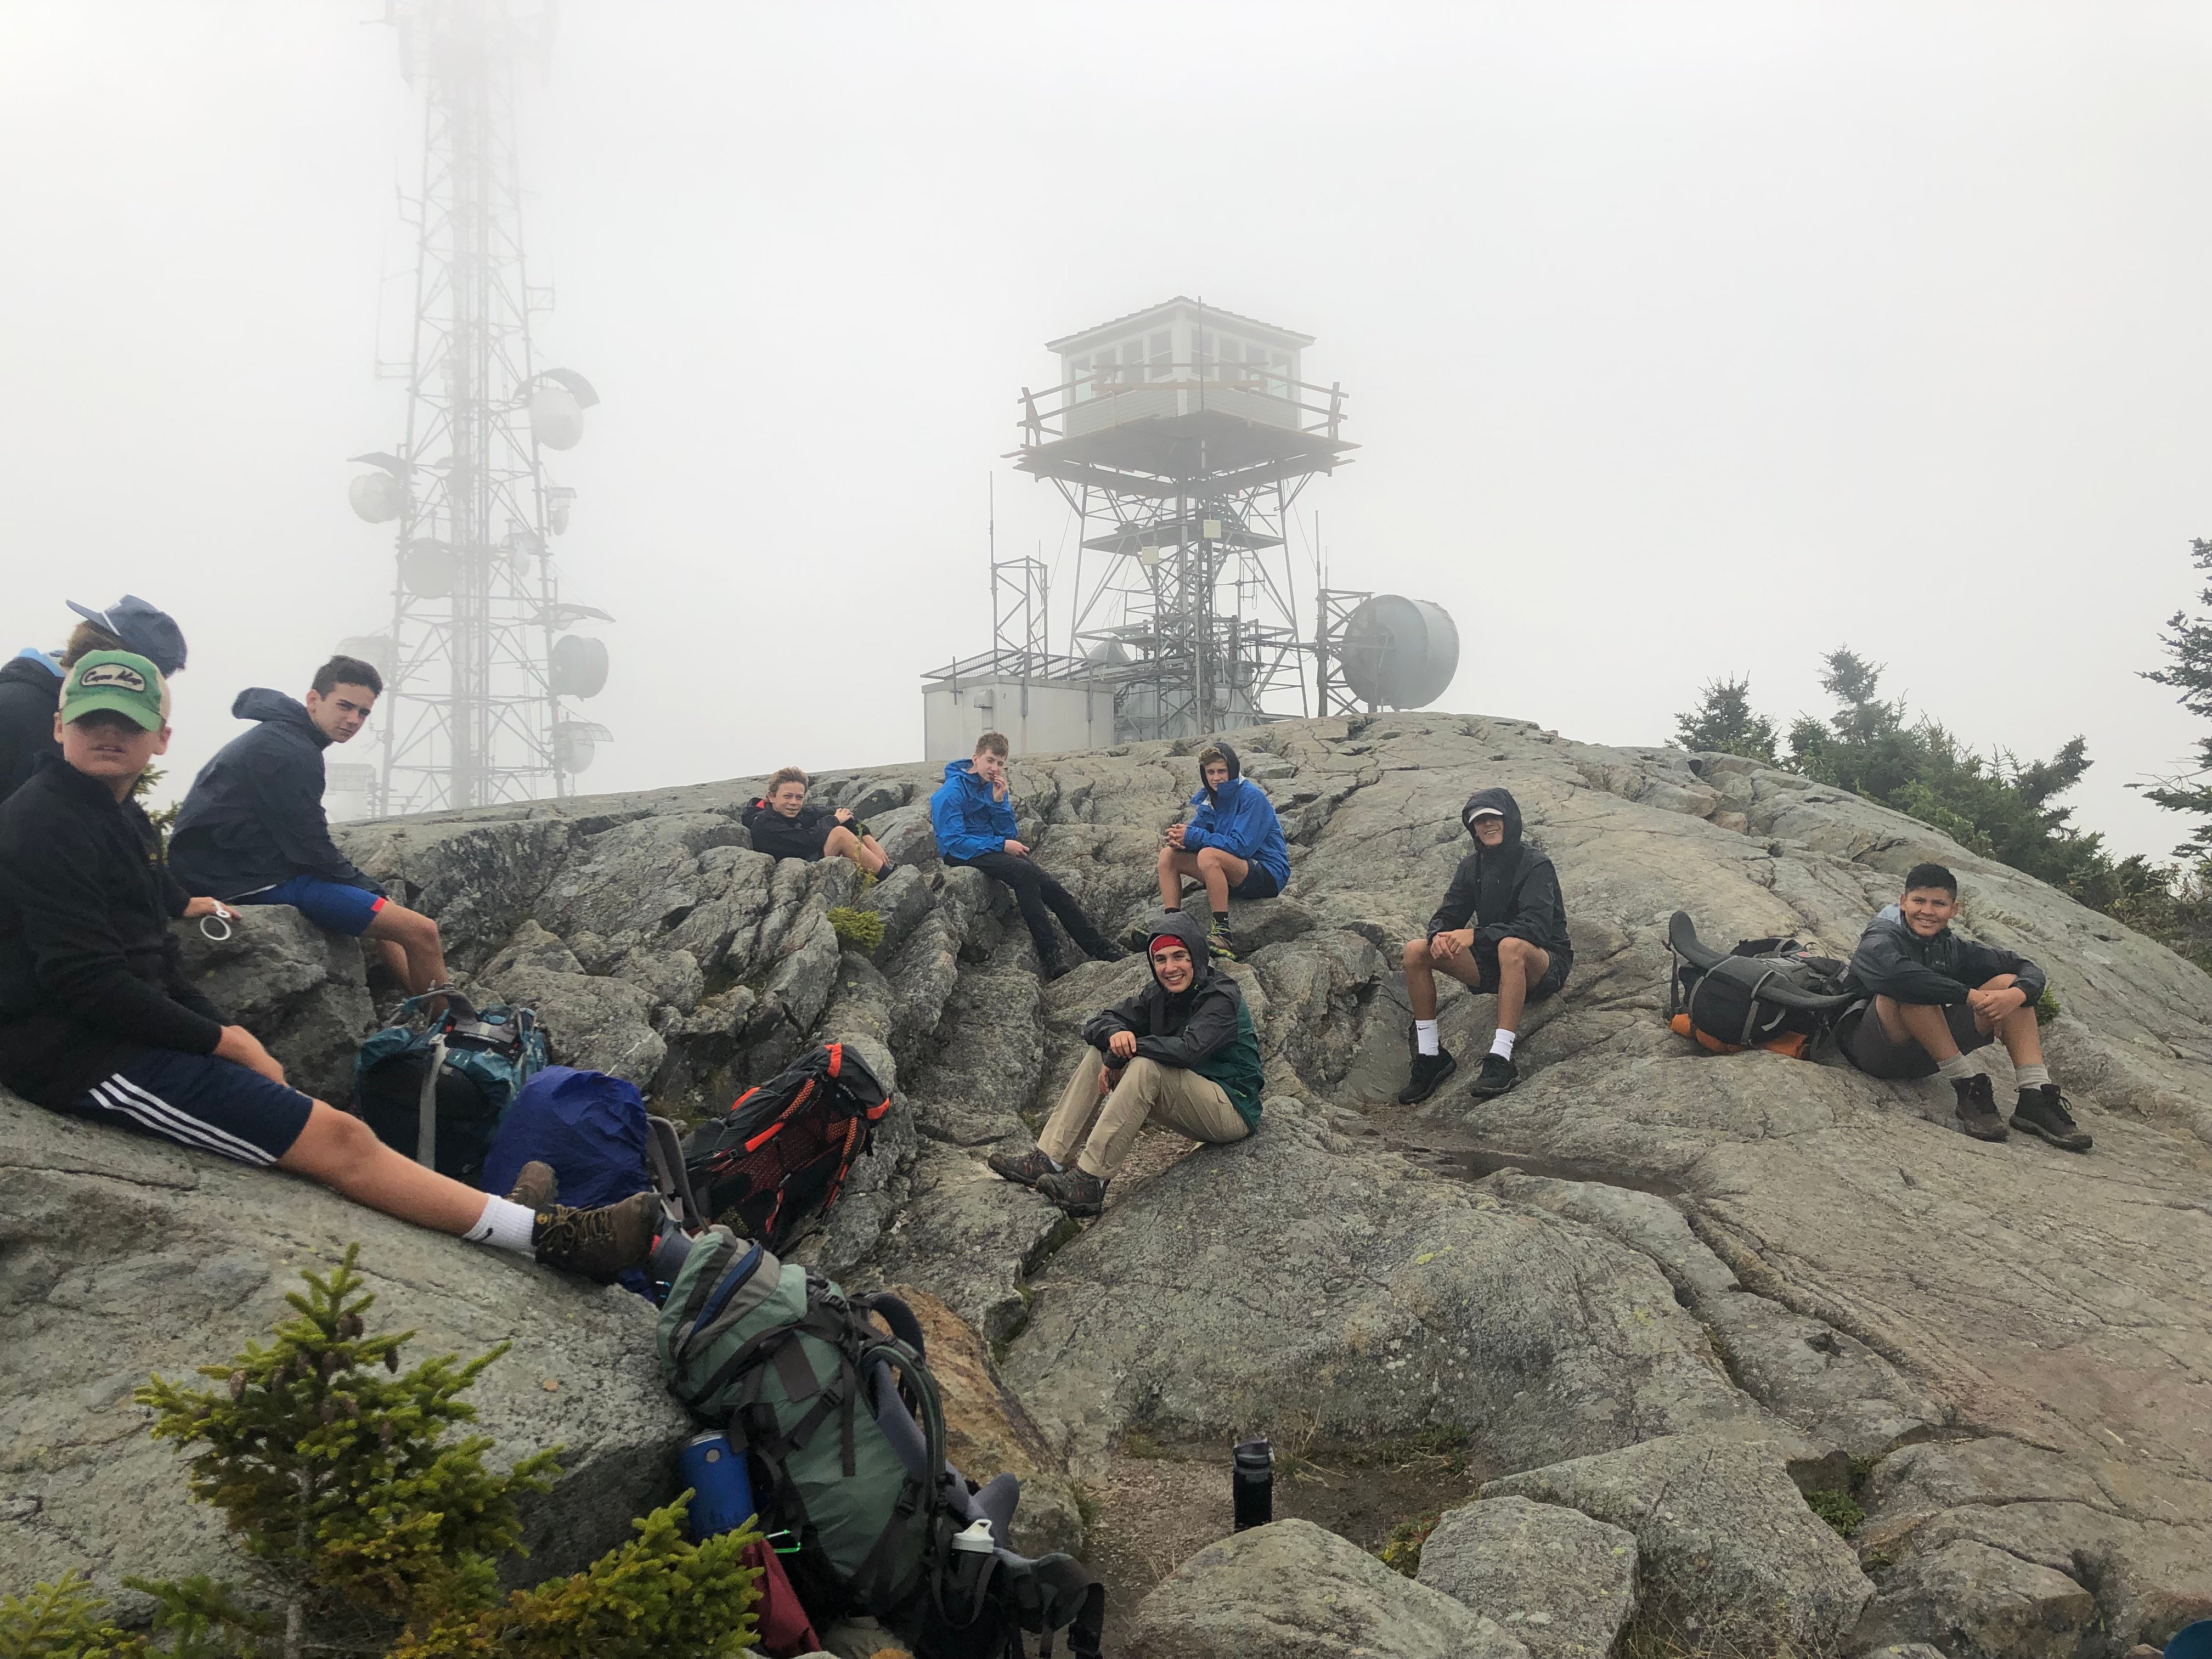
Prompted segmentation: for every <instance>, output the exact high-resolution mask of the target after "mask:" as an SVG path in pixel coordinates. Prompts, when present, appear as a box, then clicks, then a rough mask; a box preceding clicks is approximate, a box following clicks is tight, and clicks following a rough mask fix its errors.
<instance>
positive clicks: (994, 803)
mask: <svg viewBox="0 0 2212 1659" xmlns="http://www.w3.org/2000/svg"><path fill="white" fill-rule="evenodd" d="M929 827H930V829H933V831H935V832H936V836H937V856H938V857H939V858H941V859H943V860H945V862H946V863H947V864H964V863H966V862H967V861H968V860H969V859H972V858H975V856H977V855H978V854H983V853H1003V852H1005V851H1006V843H1007V842H1010V841H1012V840H1015V839H1017V837H1018V832H1019V830H1020V829H1021V826H1020V825H1019V824H1018V823H1015V822H1014V792H1013V790H1012V787H1008V788H1007V790H1006V799H1004V800H994V799H991V786H990V785H989V784H988V783H987V782H985V781H983V779H981V777H978V776H977V775H976V773H975V762H973V761H964V760H957V761H947V762H946V763H945V781H944V782H943V783H940V784H939V785H938V786H937V793H935V794H933V795H932V796H931V797H930V798H929Z"/></svg>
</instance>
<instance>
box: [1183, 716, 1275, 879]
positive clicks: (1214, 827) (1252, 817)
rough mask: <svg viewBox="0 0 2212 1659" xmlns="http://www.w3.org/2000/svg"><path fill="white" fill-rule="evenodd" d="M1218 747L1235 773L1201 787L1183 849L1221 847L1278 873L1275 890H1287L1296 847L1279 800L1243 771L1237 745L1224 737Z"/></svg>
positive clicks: (1233, 854)
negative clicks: (1288, 840) (1289, 842)
mask: <svg viewBox="0 0 2212 1659" xmlns="http://www.w3.org/2000/svg"><path fill="white" fill-rule="evenodd" d="M1214 747H1216V748H1217V749H1218V750H1221V757H1222V758H1223V759H1224V760H1225V761H1227V762H1228V763H1229V775H1228V776H1227V777H1226V778H1225V779H1223V780H1222V782H1221V787H1219V788H1218V789H1205V788H1201V789H1200V791H1199V792H1198V793H1196V794H1194V795H1193V796H1192V797H1191V798H1190V804H1191V805H1193V806H1194V807H1195V808H1197V809H1198V810H1197V811H1194V812H1193V813H1192V814H1191V815H1190V822H1189V823H1187V824H1185V825H1184V826H1183V832H1182V844H1183V850H1184V851H1185V852H1189V853H1195V852H1197V851H1198V850H1199V848H1201V847H1218V848H1220V849H1221V850H1222V851H1223V852H1225V853H1227V854H1231V855H1232V856H1234V857H1237V858H1240V859H1243V860H1244V861H1245V862H1246V863H1247V864H1256V865H1258V866H1260V867H1261V869H1262V870H1265V871H1266V872H1267V873H1268V874H1269V875H1271V876H1273V878H1275V890H1276V891H1277V892H1279V893H1280V892H1283V891H1285V890H1287V889H1288V888H1289V886H1290V884H1291V849H1290V848H1288V847H1286V846H1285V845H1284V844H1283V826H1282V824H1281V823H1280V822H1279V820H1278V819H1277V818H1276V817H1275V804H1274V802H1273V801H1271V800H1269V799H1267V791H1266V790H1264V789H1262V788H1261V787H1260V786H1259V785H1258V784H1256V783H1254V782H1252V781H1249V779H1247V778H1246V777H1245V776H1244V775H1243V763H1241V762H1240V761H1239V760H1238V759H1237V751H1236V750H1234V749H1232V748H1231V747H1230V746H1229V745H1228V744H1225V743H1220V742H1218V741H1217V742H1216V743H1215V744H1214Z"/></svg>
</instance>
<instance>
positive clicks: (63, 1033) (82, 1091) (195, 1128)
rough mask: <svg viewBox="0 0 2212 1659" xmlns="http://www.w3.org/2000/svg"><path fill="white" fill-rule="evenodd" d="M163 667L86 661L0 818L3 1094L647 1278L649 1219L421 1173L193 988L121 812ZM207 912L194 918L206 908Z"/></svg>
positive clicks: (153, 721) (151, 856)
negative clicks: (52, 745)
mask: <svg viewBox="0 0 2212 1659" xmlns="http://www.w3.org/2000/svg"><path fill="white" fill-rule="evenodd" d="M168 716H169V693H168V687H167V685H166V684H163V682H162V678H161V670H159V669H158V668H156V667H155V665H153V663H152V662H151V661H149V659H146V658H144V657H142V656H138V655H137V654H135V653H131V652H128V651H94V652H91V653H88V654H87V655H85V656H83V657H81V658H79V659H77V661H76V665H74V666H73V667H71V668H70V671H69V676H68V678H66V679H65V680H64V682H63V684H62V690H61V702H60V705H59V707H58V708H57V710H56V711H55V716H54V738H55V741H56V742H58V744H60V745H61V750H62V753H61V759H60V760H59V761H58V762H56V761H54V760H52V759H51V758H50V759H48V760H46V762H45V763H43V764H41V765H40V768H39V769H38V770H37V771H36V772H35V773H33V775H32V777H31V779H30V781H28V782H27V783H25V784H24V785H23V786H22V787H21V788H19V789H18V790H16V791H15V793H14V794H13V795H11V796H9V798H8V799H7V800H6V801H5V802H0V1084H5V1085H7V1086H8V1087H9V1088H10V1089H12V1090H14V1091H15V1092H16V1093H17V1094H20V1095H21V1096H23V1097H25V1098H26V1099H27V1100H31V1101H34V1102H36V1103H38V1104H40V1105H41V1106H44V1107H46V1108H48V1109H52V1110H53V1111H57V1112H64V1113H68V1114H70V1115H74V1116H79V1117H87V1118H91V1119H93V1120H94V1121H99V1122H102V1123H106V1124H110V1125H112V1126H114V1127H118V1128H125V1129H133V1130H137V1131H138V1132H140V1133H146V1134H153V1135H159V1136H161V1137H163V1138H165V1139H169V1140H173V1141H176V1142H178V1143H179V1145H182V1146H194V1147H197V1148H199V1149H200V1150H202V1151H204V1152H215V1153H218V1154H220V1155H221V1156H222V1157H224V1158H234V1159H236V1160H237V1161H238V1162H240V1163H242V1164H256V1165H260V1166H264V1167H265V1166H268V1165H271V1164H273V1165H275V1166H276V1168H278V1169H282V1170H292V1171H293V1172H294V1173H295V1174H299V1175H303V1176H307V1177H308V1178H309V1179H310V1180H312V1181H316V1182H320V1183H321V1184H322V1185H324V1186H325V1187H328V1188H331V1190H333V1191H335V1192H338V1193H342V1194H344V1195H345V1196H346V1197H348V1198H350V1199H352V1200H354V1201H355V1202H356V1203H357V1204H363V1205H366V1206H368V1207H369V1208H370V1209H373V1210H380V1211H382V1212H384V1213H386V1215H392V1216H397V1217H398V1218H400V1219H402V1220H404V1221H412V1222H414V1223H416V1225H420V1226H425V1227H432V1228H435V1229H436V1230H437V1231H441V1232H446V1233H452V1234H454V1235H456V1236H457V1237H462V1238H466V1239H468V1240H470V1241H471V1242H473V1243H487V1244H492V1245H496V1246H499V1247H501V1248H503V1249H511V1250H517V1251H533V1252H534V1253H535V1254H536V1255H537V1257H538V1260H539V1261H544V1262H546V1263H549V1264H550V1265H552V1266H555V1267H568V1268H572V1269H574V1271H576V1272H578V1273H585V1274H587V1275H588V1276H590V1277H592V1278H594V1279H603V1280H611V1279H614V1278H615V1277H616V1276H617V1274H619V1273H621V1272H622V1271H623V1269H624V1268H627V1267H635V1266H638V1265H640V1264H641V1263H642V1262H643V1261H645V1259H646V1256H647V1254H648V1252H649V1251H650V1250H651V1248H652V1244H653V1228H654V1225H655V1224H656V1222H657V1221H658V1219H659V1200H657V1199H655V1198H654V1197H653V1195H652V1194H640V1195H639V1196H638V1197H637V1198H632V1199H625V1200H623V1202H622V1203H620V1204H616V1205H611V1206H608V1207H606V1208H605V1209H599V1210H590V1211H578V1210H570V1209H565V1208H562V1207H559V1206H553V1205H550V1204H548V1205H545V1206H543V1207H538V1208H535V1209H533V1208H532V1207H529V1206H524V1205H522V1204H519V1203H514V1202H511V1201H510V1200H507V1199H501V1198H494V1197H491V1196H489V1195H488V1194H483V1193H480V1192H477V1191H475V1190H474V1189H473V1188H468V1187H465V1186H463V1185H461V1183H460V1182H457V1181H450V1180H448V1179H447V1178H446V1177H445V1176H441V1175H439V1174H437V1173H436V1172H435V1170H426V1169H424V1168H423V1167H422V1165H420V1164H416V1163H415V1162H413V1161H412V1160H411V1159H410V1158H404V1157H402V1156H401V1155H400V1154H399V1153H398V1152H393V1151H392V1149H391V1148H390V1147H388V1146H385V1145H384V1144H383V1143H382V1142H380V1141H379V1140H378V1139H377V1138H376V1136H375V1134H374V1133H373V1132H371V1130H370V1129H369V1127H368V1125H367V1124H366V1123H363V1122H362V1121H361V1120H360V1119H359V1118H356V1117H352V1116H349V1115H347V1114H346V1113H343V1112H340V1111H337V1110H336V1109H333V1108H331V1107H330V1106H328V1105H325V1103H323V1102H321V1101H319V1100H312V1099H310V1098H308V1097H307V1096H306V1095H304V1094H302V1093H301V1092H300V1091H298V1090H297V1089H294V1088H292V1087H290V1086H289V1085H287V1084H286V1082H285V1081H284V1068H283V1066H280V1065H278V1064H277V1063H276V1060H275V1059H274V1058H272V1057H271V1056H270V1053H269V1051H268V1050H267V1049H266V1048H263V1047H262V1046H261V1044H260V1042H258V1041H257V1040H256V1039H255V1038H254V1036H253V1035H252V1033H251V1032H249V1031H248V1030H246V1028H245V1027H244V1026H242V1025H236V1024H229V1023H228V1022H227V1021H225V1020H224V1018H222V1015H221V1014H219V1013H217V1012H216V1010H215V1008H214V1007H213V1006H210V1004H209V1002H208V1000H207V999H206V998H204V996H202V995H201V994H199V993H198V992H197V991H196V990H194V989H193V988H192V987H191V986H189V985H187V984H186V983H185V979H184V974H183V969H182V963H181V961H180V958H179V952H178V949H177V943H176V940H175V939H174V937H173V935H172V934H171V933H170V932H169V927H168V919H169V917H170V916H171V915H176V914H183V915H196V914H205V913H206V912H207V911H211V910H214V909H215V908H216V906H215V904H214V902H213V901H211V900H205V899H201V900H195V901H192V902H191V904H189V905H179V903H178V900H179V898H180V897H181V893H180V891H179V889H178V888H177V887H176V885H175V884H174V883H173V881H172V880H171V879H170V878H169V877H168V874H167V870H166V869H165V867H164V866H163V865H162V862H161V837H160V836H158V835H157V834H156V833H155V829H154V826H153V824H152V823H149V821H148V819H147V817H146V814H145V813H144V812H143V811H142V810H141V809H140V808H139V805H138V803H137V800H136V799H133V793H132V792H133V790H134V789H135V787H137V782H138V779H139V775H141V774H142V773H143V772H144V771H145V769H146V768H147V767H148V766H149V764H151V763H152V762H153V760H154V758H155V757H156V756H158V755H161V754H162V753H164V752H165V751H166V750H167V749H168V746H169V725H168ZM203 907H204V908H203Z"/></svg>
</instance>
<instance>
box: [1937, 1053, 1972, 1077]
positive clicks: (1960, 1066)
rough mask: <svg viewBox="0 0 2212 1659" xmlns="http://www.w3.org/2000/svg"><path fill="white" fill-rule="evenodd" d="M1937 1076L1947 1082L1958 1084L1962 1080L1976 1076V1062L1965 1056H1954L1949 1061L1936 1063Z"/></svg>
mask: <svg viewBox="0 0 2212 1659" xmlns="http://www.w3.org/2000/svg"><path fill="white" fill-rule="evenodd" d="M1936 1075H1937V1076H1938V1077H1940V1078H1942V1079H1945V1080H1946V1081H1947V1082H1951V1083H1956V1082H1958V1081H1959V1080H1960V1079H1961V1078H1970V1077H1972V1076H1973V1075H1974V1062H1973V1061H1972V1060H1968V1059H1967V1058H1966V1055H1964V1054H1954V1055H1952V1056H1951V1058H1950V1059H1948V1060H1937V1061H1936Z"/></svg>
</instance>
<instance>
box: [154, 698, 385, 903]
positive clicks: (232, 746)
mask: <svg viewBox="0 0 2212 1659" xmlns="http://www.w3.org/2000/svg"><path fill="white" fill-rule="evenodd" d="M230 712H231V713H232V714H234V715H235V716H237V717H238V718H239V719H240V720H254V721H258V725H256V726H254V728H253V730H252V731H251V732H246V734H245V735H244V736H243V737H237V738H232V739H231V740H230V741H229V742H228V743H227V744H223V746H222V748H221V749H219V750H216V757H215V758H214V759H213V760H211V761H210V762H209V763H207V764H206V765H205V766H203V767H202V768H200V775H199V776H197V777H196V778H194V779H193V780H192V787H191V792H190V793H187V794H186V795H185V805H184V809H183V810H182V811H179V813H178V814H177V822H176V825H175V827H174V828H173V829H171V830H170V832H169V862H170V864H171V866H173V868H174V869H175V871H176V872H177V878H178V879H179V881H181V882H183V883H184V884H185V887H186V888H188V889H189V890H191V891H192V892H195V893H208V894H211V895H213V896H215V897H216V898H219V899H230V898H238V897H240V896H243V895H245V894H247V893H258V892H259V891H260V890H262V889H264V887H274V886H276V884H279V883H280V882H287V881H289V880H291V879H292V878H293V877H295V876H313V877H315V878H318V879H319V880H322V881H332V882H337V883H339V884H342V885H343V886H347V887H362V888H366V889H368V890H369V891H371V892H379V893H380V892H381V891H382V889H381V888H380V887H378V886H377V884H375V883H374V882H373V881H371V880H370V879H369V878H368V877H367V876H364V875H363V874H362V872H360V871H358V870H356V869H355V868H354V866H353V864H352V862H351V860H349V859H348V858H347V857H346V855H345V854H343V853H341V852H339V851H338V849H337V844H336V843H335V842H332V841H331V825H330V820H329V819H328V818H326V817H324V816H323V750H325V749H327V748H329V747H330V744H331V740H330V739H329V738H326V737H325V736H324V735H323V734H322V732H321V731H320V729H319V728H318V727H317V726H316V725H315V723H314V721H313V720H310V719H309V718H308V716H307V708H306V706H305V705H304V704H302V703H301V702H299V701H298V700H297V699H295V698H292V697H288V696H285V695H284V694H283V692H281V691H269V690H262V689H261V688H259V687H255V688H253V689H252V690H246V691H241V692H240V693H239V694H238V698H237V701H236V702H233V703H232V704H231V705H230Z"/></svg>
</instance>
